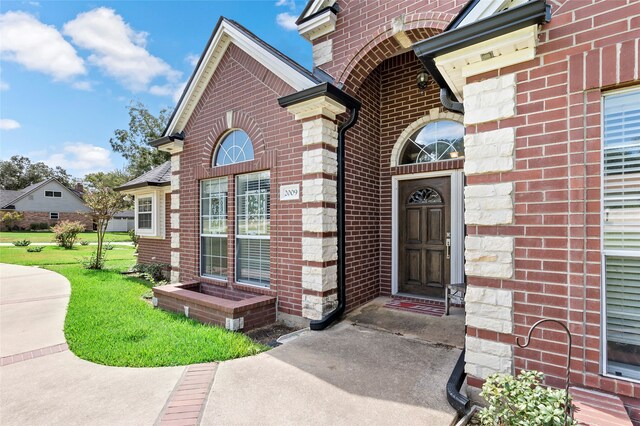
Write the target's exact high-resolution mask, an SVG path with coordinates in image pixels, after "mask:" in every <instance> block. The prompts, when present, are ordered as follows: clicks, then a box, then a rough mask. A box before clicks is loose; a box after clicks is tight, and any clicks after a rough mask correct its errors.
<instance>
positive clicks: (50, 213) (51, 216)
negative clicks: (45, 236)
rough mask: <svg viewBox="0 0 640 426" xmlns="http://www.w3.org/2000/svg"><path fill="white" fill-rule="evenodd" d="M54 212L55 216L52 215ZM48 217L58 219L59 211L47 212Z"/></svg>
mask: <svg viewBox="0 0 640 426" xmlns="http://www.w3.org/2000/svg"><path fill="white" fill-rule="evenodd" d="M54 214H55V215H56V217H53V215H54ZM49 219H52V220H60V212H49Z"/></svg>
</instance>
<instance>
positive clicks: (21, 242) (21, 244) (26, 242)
mask: <svg viewBox="0 0 640 426" xmlns="http://www.w3.org/2000/svg"><path fill="white" fill-rule="evenodd" d="M12 244H13V245H14V246H16V247H26V246H28V245H29V244H31V241H29V240H18V241H14V242H13V243H12Z"/></svg>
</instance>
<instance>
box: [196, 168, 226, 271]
mask: <svg viewBox="0 0 640 426" xmlns="http://www.w3.org/2000/svg"><path fill="white" fill-rule="evenodd" d="M221 179H226V180H227V197H226V209H227V211H226V212H225V217H226V221H227V233H226V234H203V233H202V184H203V183H204V182H207V181H210V180H221ZM231 179H233V176H231ZM229 180H230V179H229V177H228V176H221V177H218V178H212V179H204V180H201V181H200V182H199V184H198V194H199V195H198V222H199V225H198V226H199V230H198V235H199V240H200V250H199V253H198V274H199V276H201V277H203V278H207V279H210V280H217V281H224V282H226V281H227V277H226V276H225V277H221V276H216V275H206V274H203V273H202V237H213V238H225V239H226V241H227V244H228V241H229V201H230V199H229ZM226 269H227V274H228V273H229V252H228V251H227V266H226Z"/></svg>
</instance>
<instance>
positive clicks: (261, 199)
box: [236, 172, 271, 236]
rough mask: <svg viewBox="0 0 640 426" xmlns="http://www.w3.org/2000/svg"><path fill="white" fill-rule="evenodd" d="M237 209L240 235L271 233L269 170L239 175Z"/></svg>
mask: <svg viewBox="0 0 640 426" xmlns="http://www.w3.org/2000/svg"><path fill="white" fill-rule="evenodd" d="M236 209H237V213H236V218H237V224H238V226H237V229H238V235H264V236H268V235H269V233H270V222H271V194H270V179H269V172H260V173H252V174H249V175H242V176H239V177H238V189H237V196H236Z"/></svg>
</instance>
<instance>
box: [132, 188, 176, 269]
mask: <svg viewBox="0 0 640 426" xmlns="http://www.w3.org/2000/svg"><path fill="white" fill-rule="evenodd" d="M170 206H171V194H166V195H165V219H164V222H165V228H164V229H165V238H144V237H141V238H140V240H139V242H138V263H142V264H145V265H149V264H151V263H164V264H167V265H170V264H171V234H170V231H169V229H170V224H171V220H170V219H171V216H170V213H171V210H170Z"/></svg>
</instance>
